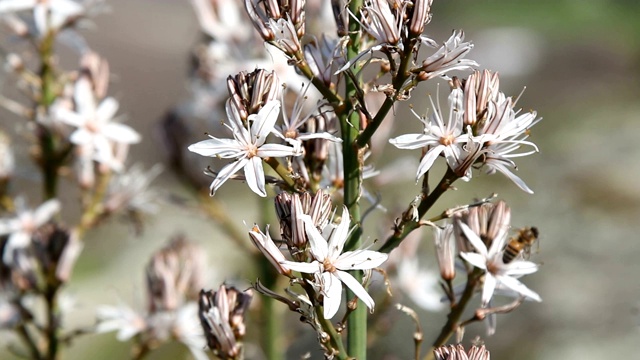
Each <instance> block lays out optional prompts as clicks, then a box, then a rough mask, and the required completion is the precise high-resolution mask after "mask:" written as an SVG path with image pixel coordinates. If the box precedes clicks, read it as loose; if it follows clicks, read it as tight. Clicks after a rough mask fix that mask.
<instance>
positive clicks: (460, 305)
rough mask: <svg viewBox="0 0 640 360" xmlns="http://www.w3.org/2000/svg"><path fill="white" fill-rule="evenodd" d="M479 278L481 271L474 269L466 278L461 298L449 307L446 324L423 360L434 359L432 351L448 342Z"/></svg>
mask: <svg viewBox="0 0 640 360" xmlns="http://www.w3.org/2000/svg"><path fill="white" fill-rule="evenodd" d="M481 276H482V271H481V270H479V269H475V270H473V271H472V272H471V273H470V274H469V276H468V277H467V285H466V287H465V288H464V292H463V293H462V297H460V301H458V302H457V303H456V304H454V305H453V306H452V307H451V311H450V312H449V315H448V316H447V322H446V324H444V326H442V329H441V330H440V334H439V335H438V337H437V338H436V340H435V341H434V342H433V344H432V345H431V348H430V349H429V351H428V352H427V354H426V355H425V357H424V360H433V359H434V357H435V355H434V353H433V350H435V349H436V348H438V347H440V346H442V345H444V344H445V343H446V342H447V340H449V338H450V337H451V336H452V335H453V334H454V333H455V332H456V330H457V329H458V325H459V322H460V318H461V317H462V314H463V313H464V310H465V308H466V307H467V304H468V303H469V301H470V300H471V298H472V297H473V293H474V292H475V289H476V286H477V284H478V281H480V278H481Z"/></svg>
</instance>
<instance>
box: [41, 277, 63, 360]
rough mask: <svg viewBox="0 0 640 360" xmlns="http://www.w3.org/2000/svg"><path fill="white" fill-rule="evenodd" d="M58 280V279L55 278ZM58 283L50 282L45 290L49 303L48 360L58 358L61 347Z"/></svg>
mask: <svg viewBox="0 0 640 360" xmlns="http://www.w3.org/2000/svg"><path fill="white" fill-rule="evenodd" d="M55 281H56V282H57V280H55ZM58 289H59V287H58V285H57V284H49V285H48V288H47V290H46V292H45V294H44V295H45V301H46V305H47V327H46V329H45V332H46V334H47V342H48V347H47V355H46V357H45V359H47V360H55V359H57V358H58V349H59V346H58V345H59V341H58V340H59V339H58V332H59V330H60V329H59V326H58V325H59V321H58V315H59V314H58V301H57V294H58Z"/></svg>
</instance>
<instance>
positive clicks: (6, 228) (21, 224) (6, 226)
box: [0, 198, 60, 265]
mask: <svg viewBox="0 0 640 360" xmlns="http://www.w3.org/2000/svg"><path fill="white" fill-rule="evenodd" d="M15 205H16V210H17V217H16V218H13V219H0V235H9V239H8V240H7V243H6V245H5V248H4V253H3V254H2V261H3V262H4V263H5V264H7V265H9V264H10V263H11V261H12V258H13V253H14V251H15V250H16V249H21V248H25V247H27V246H29V244H30V243H31V236H32V235H33V233H34V232H35V231H36V230H38V228H39V227H41V226H42V225H44V224H45V223H46V222H47V221H49V219H51V217H52V216H53V214H55V213H57V212H58V211H60V202H59V201H58V200H56V199H51V200H48V201H46V202H45V203H44V204H42V205H40V206H39V207H38V208H37V209H35V210H33V211H32V210H29V209H27V208H26V205H25V203H24V199H23V198H17V199H16V201H15Z"/></svg>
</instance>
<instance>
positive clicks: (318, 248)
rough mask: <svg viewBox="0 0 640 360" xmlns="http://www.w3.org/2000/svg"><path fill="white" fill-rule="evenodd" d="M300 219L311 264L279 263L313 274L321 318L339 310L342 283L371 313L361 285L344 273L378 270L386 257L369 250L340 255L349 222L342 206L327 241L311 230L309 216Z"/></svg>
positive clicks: (347, 213) (371, 306)
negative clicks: (320, 297)
mask: <svg viewBox="0 0 640 360" xmlns="http://www.w3.org/2000/svg"><path fill="white" fill-rule="evenodd" d="M300 218H301V219H302V220H303V221H304V222H305V230H306V232H307V236H308V237H309V244H310V250H311V254H312V255H313V257H314V259H315V261H313V262H311V263H299V262H293V261H284V262H282V263H283V264H284V265H286V266H287V267H289V268H290V269H291V270H294V271H299V272H303V273H310V274H314V275H315V278H316V282H317V283H318V285H319V286H320V288H321V289H322V292H323V295H324V302H323V306H324V317H325V319H330V318H332V317H333V316H334V315H335V314H336V313H337V312H338V309H339V308H340V302H341V298H342V283H344V284H345V285H346V286H347V287H349V289H351V291H353V292H354V294H356V296H357V297H358V298H360V300H362V302H363V303H364V304H365V305H366V306H367V307H368V308H369V309H372V310H373V307H374V302H373V299H372V298H371V296H369V294H368V293H367V291H366V290H365V288H364V287H363V286H362V284H360V282H358V280H356V279H355V278H354V277H353V276H352V275H351V274H349V273H347V272H346V271H347V270H367V269H373V268H375V267H378V266H380V264H382V263H383V262H385V261H386V260H387V257H388V256H387V254H383V253H380V252H377V251H372V250H354V251H347V252H345V253H342V249H343V247H344V244H345V242H346V241H347V238H348V237H349V225H350V223H351V220H350V219H349V211H348V210H347V208H346V207H343V210H342V219H341V220H340V224H339V225H338V226H337V227H336V228H335V229H333V231H332V232H331V235H330V239H328V240H326V239H325V238H324V237H323V236H322V235H321V234H320V232H319V231H318V230H317V229H316V228H315V225H314V224H313V221H312V220H311V218H310V217H309V216H307V215H301V216H300Z"/></svg>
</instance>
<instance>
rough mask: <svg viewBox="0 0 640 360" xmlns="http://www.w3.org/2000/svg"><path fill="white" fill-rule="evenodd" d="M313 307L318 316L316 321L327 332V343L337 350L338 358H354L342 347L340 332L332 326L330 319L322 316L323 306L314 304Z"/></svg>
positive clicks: (342, 359)
mask: <svg viewBox="0 0 640 360" xmlns="http://www.w3.org/2000/svg"><path fill="white" fill-rule="evenodd" d="M315 309H316V317H317V318H318V321H319V322H320V325H321V326H322V329H323V330H324V331H325V332H326V333H327V334H329V344H330V345H331V347H332V348H333V349H334V350H337V352H338V353H337V354H336V356H337V357H338V359H340V360H346V359H353V358H354V357H353V356H351V357H350V356H349V355H348V354H347V350H346V349H345V348H344V344H343V343H342V338H341V337H340V334H339V333H338V332H337V331H336V328H335V327H333V324H332V323H331V321H330V320H327V319H325V318H324V314H323V311H324V310H323V307H322V306H316V307H315Z"/></svg>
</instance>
